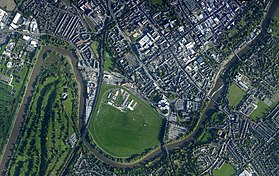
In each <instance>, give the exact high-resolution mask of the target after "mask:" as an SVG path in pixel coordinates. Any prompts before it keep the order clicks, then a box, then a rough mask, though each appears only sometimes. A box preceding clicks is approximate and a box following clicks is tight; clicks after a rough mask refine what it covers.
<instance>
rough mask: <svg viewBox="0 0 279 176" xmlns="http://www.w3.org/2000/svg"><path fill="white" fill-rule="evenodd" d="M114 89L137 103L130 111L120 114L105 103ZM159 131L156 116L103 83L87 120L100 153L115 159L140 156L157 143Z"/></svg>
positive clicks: (135, 98) (136, 98) (138, 102)
mask: <svg viewBox="0 0 279 176" xmlns="http://www.w3.org/2000/svg"><path fill="white" fill-rule="evenodd" d="M115 88H116V89H123V90H125V91H126V92H127V93H128V94H129V100H134V101H133V102H134V103H135V102H137V104H136V107H135V109H134V110H130V109H125V111H121V110H119V109H117V108H116V107H114V106H112V105H109V104H108V102H107V97H108V95H109V93H110V92H111V90H114V89H115ZM160 128H161V117H160V115H159V114H158V113H157V112H156V111H155V110H154V109H152V108H151V107H150V105H148V104H147V103H146V102H144V101H143V100H141V99H139V98H138V97H136V96H135V95H133V94H132V93H131V92H129V91H128V90H127V89H125V88H123V87H119V86H113V85H106V84H105V85H103V86H102V89H101V93H100V96H99V98H98V102H97V106H96V111H95V112H94V114H93V117H92V120H91V124H90V133H91V135H92V136H93V139H94V141H95V142H96V144H97V145H98V146H99V147H100V148H101V149H102V150H103V151H104V152H106V153H108V154H110V155H111V156H113V157H119V158H126V157H129V156H131V155H134V154H140V153H141V152H143V151H144V150H145V149H148V148H151V147H154V146H155V145H157V144H159V140H158V135H159V131H160Z"/></svg>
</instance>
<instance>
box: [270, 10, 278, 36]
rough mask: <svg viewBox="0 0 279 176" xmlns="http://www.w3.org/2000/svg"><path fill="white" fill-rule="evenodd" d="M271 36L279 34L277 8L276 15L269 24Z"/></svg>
mask: <svg viewBox="0 0 279 176" xmlns="http://www.w3.org/2000/svg"><path fill="white" fill-rule="evenodd" d="M271 29H272V36H274V37H276V36H277V37H278V35H279V10H278V9H277V11H276V15H275V16H274V22H273V23H272V24H271Z"/></svg>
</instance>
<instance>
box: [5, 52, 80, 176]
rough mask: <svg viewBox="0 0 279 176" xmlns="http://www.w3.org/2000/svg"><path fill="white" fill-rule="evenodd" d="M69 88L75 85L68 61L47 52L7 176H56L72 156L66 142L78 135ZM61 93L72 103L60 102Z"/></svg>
mask: <svg viewBox="0 0 279 176" xmlns="http://www.w3.org/2000/svg"><path fill="white" fill-rule="evenodd" d="M39 59H43V58H39ZM72 85H76V83H75V79H74V74H73V72H72V70H71V67H70V64H69V63H68V61H67V59H66V58H65V57H62V55H60V54H58V53H53V52H52V53H50V52H48V54H47V55H46V57H45V58H44V62H43V66H42V69H41V72H40V74H39V75H38V77H37V81H36V86H35V88H34V91H33V95H32V99H31V101H30V104H29V106H28V110H27V111H26V116H25V121H24V122H25V123H24V124H23V127H22V129H21V133H20V135H19V140H18V142H17V147H16V148H15V150H14V151H13V154H12V157H13V160H11V161H10V163H9V165H8V169H7V175H58V173H59V171H60V170H61V168H62V167H63V164H64V163H65V162H66V161H67V159H68V156H69V155H70V152H71V149H70V145H69V144H68V140H69V138H70V136H71V135H72V134H73V133H74V132H76V133H78V132H77V130H75V129H77V123H76V122H77V120H78V119H77V111H76V109H78V107H77V101H78V94H76V92H77V91H78V90H77V88H75V87H77V85H76V86H75V87H72ZM63 92H68V93H69V95H70V96H69V98H70V99H71V100H72V102H75V103H72V102H68V103H67V102H66V103H65V102H63V100H62V99H61V95H62V93H63ZM73 92H75V93H73ZM65 104H66V105H65ZM65 108H68V110H67V109H66V110H65V111H64V109H65ZM66 113H67V115H66Z"/></svg>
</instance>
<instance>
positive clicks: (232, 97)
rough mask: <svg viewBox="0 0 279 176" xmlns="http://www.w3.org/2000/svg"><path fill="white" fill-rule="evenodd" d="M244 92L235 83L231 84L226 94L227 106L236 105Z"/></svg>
mask: <svg viewBox="0 0 279 176" xmlns="http://www.w3.org/2000/svg"><path fill="white" fill-rule="evenodd" d="M245 94H246V93H245V92H244V91H243V90H242V89H240V88H239V87H238V86H237V85H236V84H235V83H233V84H231V85H230V87H229V90H228V94H227V98H228V100H229V106H231V107H236V106H237V105H238V103H239V102H240V101H241V100H242V98H243V96H244V95H245Z"/></svg>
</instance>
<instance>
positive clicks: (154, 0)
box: [151, 0, 163, 5]
mask: <svg viewBox="0 0 279 176" xmlns="http://www.w3.org/2000/svg"><path fill="white" fill-rule="evenodd" d="M151 3H152V4H153V5H162V4H163V1H162V0H151Z"/></svg>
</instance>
